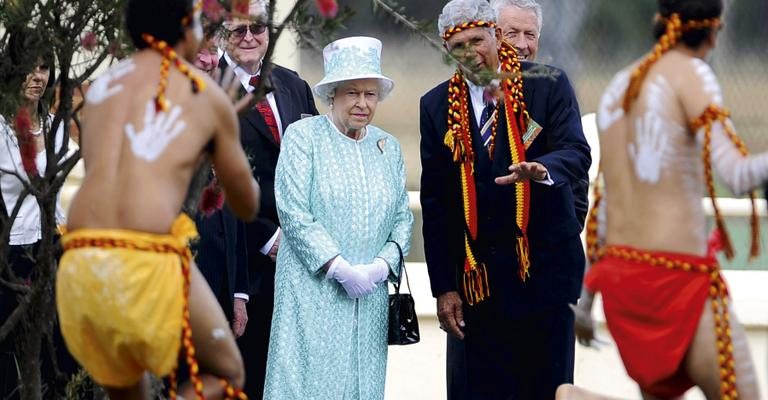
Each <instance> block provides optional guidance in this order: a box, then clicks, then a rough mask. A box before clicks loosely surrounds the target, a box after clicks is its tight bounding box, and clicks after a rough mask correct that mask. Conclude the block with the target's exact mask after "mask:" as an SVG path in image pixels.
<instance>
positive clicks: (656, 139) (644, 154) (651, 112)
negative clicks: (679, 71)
mask: <svg viewBox="0 0 768 400" xmlns="http://www.w3.org/2000/svg"><path fill="white" fill-rule="evenodd" d="M646 85H647V87H646V93H645V94H644V98H645V107H646V110H645V113H644V114H642V115H641V116H639V117H637V119H635V121H634V126H635V137H634V142H632V143H629V144H628V145H627V146H628V148H627V151H628V153H629V157H630V159H631V160H632V162H633V164H634V167H635V174H636V175H637V177H638V179H640V180H641V181H643V182H647V183H652V184H656V183H658V182H659V180H660V179H661V177H662V173H663V172H664V170H665V169H666V168H667V167H668V166H669V165H671V164H672V162H674V163H675V164H677V165H681V166H684V167H687V166H688V165H689V163H688V162H687V161H686V162H681V161H682V160H673V158H674V157H678V156H676V155H675V154H677V152H675V151H673V149H672V147H673V145H672V143H671V142H672V140H673V138H675V137H678V138H679V137H681V136H682V135H685V133H686V130H685V128H683V127H682V126H680V125H679V124H678V123H676V122H675V119H674V118H673V116H672V115H671V111H670V109H669V108H668V107H669V105H670V104H672V102H673V101H675V93H674V91H673V89H672V87H671V85H670V84H669V83H668V82H667V80H666V79H665V78H664V77H663V76H661V75H657V76H656V77H655V78H654V79H652V80H649V81H648V82H647V83H646Z"/></svg>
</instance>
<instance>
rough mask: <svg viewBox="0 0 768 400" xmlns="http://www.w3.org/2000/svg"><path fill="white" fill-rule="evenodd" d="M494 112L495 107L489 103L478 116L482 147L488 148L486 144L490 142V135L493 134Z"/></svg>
mask: <svg viewBox="0 0 768 400" xmlns="http://www.w3.org/2000/svg"><path fill="white" fill-rule="evenodd" d="M494 112H496V105H495V104H493V102H492V101H489V102H488V103H487V104H486V105H485V108H484V109H483V113H482V114H480V124H479V128H480V137H482V138H483V146H485V147H488V143H489V142H490V141H491V133H492V132H493V128H492V125H493V113H494Z"/></svg>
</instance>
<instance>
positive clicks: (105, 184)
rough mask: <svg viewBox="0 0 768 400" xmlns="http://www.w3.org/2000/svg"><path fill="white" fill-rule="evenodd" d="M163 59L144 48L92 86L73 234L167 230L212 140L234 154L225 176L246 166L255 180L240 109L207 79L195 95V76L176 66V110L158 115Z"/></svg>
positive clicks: (171, 83)
mask: <svg viewBox="0 0 768 400" xmlns="http://www.w3.org/2000/svg"><path fill="white" fill-rule="evenodd" d="M160 61H161V57H160V55H159V54H157V53H155V52H153V51H151V50H145V51H140V52H138V53H137V54H136V55H135V56H133V57H131V58H130V59H127V60H124V61H122V62H121V63H120V64H118V65H117V66H116V67H114V68H112V69H111V70H110V71H109V72H107V73H105V74H104V76H102V77H100V78H99V79H97V80H96V81H95V82H94V83H93V85H92V86H91V87H90V89H89V92H88V94H87V96H86V106H85V108H84V111H83V113H84V120H85V121H84V125H83V132H82V135H81V146H82V156H83V159H84V162H85V168H86V176H85V179H84V181H83V185H82V187H81V188H80V191H79V192H78V193H77V195H76V197H75V198H74V199H73V202H72V206H71V209H70V215H69V228H70V229H77V228H123V229H131V230H138V231H145V232H156V233H167V232H168V230H169V228H170V226H171V224H172V222H173V220H174V219H175V218H176V216H177V215H178V214H179V212H180V209H181V205H182V202H183V200H184V198H185V196H186V192H187V188H188V185H189V182H190V180H191V178H192V175H193V173H194V171H195V169H196V168H197V167H198V166H199V165H200V163H201V161H202V159H203V158H202V155H203V152H204V149H205V148H206V146H207V145H208V144H209V143H213V144H214V145H216V146H218V147H226V149H222V150H225V151H224V152H230V153H231V152H234V153H233V154H232V155H231V157H232V158H234V160H232V161H230V162H228V163H226V164H228V165H224V166H222V168H223V169H224V170H225V173H226V175H227V178H231V175H232V174H231V173H232V172H233V169H234V170H236V171H235V172H237V173H236V175H243V173H242V172H243V169H245V171H246V172H247V176H248V177H250V171H249V170H248V168H247V162H246V161H245V156H244V154H243V153H242V149H240V147H239V140H238V132H237V122H236V118H235V115H234V111H233V110H232V108H231V106H230V104H229V100H228V99H227V97H226V96H225V95H224V94H223V92H222V91H221V90H220V89H219V88H218V87H217V86H216V85H215V83H213V82H212V81H211V80H210V79H208V77H207V76H205V75H204V74H202V73H198V74H199V75H200V76H201V77H203V78H204V79H205V82H206V88H205V90H203V91H202V92H200V93H198V94H194V93H193V92H192V90H191V85H190V81H189V79H188V78H187V77H185V76H184V75H182V74H181V73H180V72H178V70H176V69H175V68H173V67H171V72H170V74H169V78H168V86H167V89H166V97H167V99H168V101H169V105H170V107H169V109H168V111H167V112H156V111H155V106H154V96H155V95H156V93H157V88H158V82H159V80H160ZM222 138H223V139H222ZM233 142H234V143H235V144H236V147H237V148H236V149H233V148H232V143H233ZM220 144H221V145H222V146H219V145H220ZM218 150H219V149H217V151H218ZM237 150H239V154H238V152H237ZM214 162H216V158H214ZM233 165H234V166H236V168H232V166H233ZM217 167H218V166H217ZM226 180H227V181H229V182H231V181H232V179H226ZM225 183H228V182H225ZM245 183H249V181H248V180H247V179H246V182H243V184H245ZM230 186H231V185H230ZM240 186H243V185H242V184H241V185H240ZM225 188H226V185H225ZM227 189H229V188H227ZM248 189H251V191H252V189H253V188H252V186H251V185H248ZM245 200H246V201H251V202H252V201H253V200H252V199H250V198H248V199H245Z"/></svg>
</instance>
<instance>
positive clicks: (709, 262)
mask: <svg viewBox="0 0 768 400" xmlns="http://www.w3.org/2000/svg"><path fill="white" fill-rule="evenodd" d="M608 250H609V251H606V252H605V255H604V256H603V257H602V258H601V259H600V261H598V262H596V263H595V264H593V265H592V267H591V269H590V270H589V272H588V274H587V276H586V277H585V278H584V285H585V286H586V287H587V289H589V290H590V291H592V292H600V293H601V294H602V298H603V309H604V311H605V318H606V322H607V324H608V329H609V330H610V332H611V335H612V336H613V339H614V340H615V341H616V345H617V346H618V349H619V353H620V354H621V359H622V361H623V362H624V366H625V367H626V369H627V373H628V374H629V376H630V377H632V379H634V380H635V381H636V382H637V383H638V384H639V385H640V388H641V389H642V390H643V391H645V392H647V393H649V394H652V395H654V396H657V397H661V398H673V397H677V396H680V395H682V394H683V393H685V392H686V391H687V390H688V389H690V388H691V387H693V386H694V383H693V382H692V381H691V379H690V377H688V375H687V374H686V372H685V370H684V366H683V363H682V361H683V358H684V357H685V354H686V351H687V350H688V347H689V346H690V344H691V341H692V340H693V336H694V334H695V333H696V328H697V326H698V324H699V318H700V317H701V314H702V311H703V310H704V303H705V301H707V298H708V297H709V296H710V287H711V283H712V281H711V279H710V274H711V272H710V271H712V269H716V268H717V267H716V266H717V261H716V260H715V259H714V258H708V257H699V256H693V255H687V254H678V253H664V252H650V251H640V250H636V249H633V248H631V247H626V246H610V247H609V248H608ZM617 252H623V253H624V254H626V252H633V253H634V254H636V253H637V252H640V253H645V254H650V255H651V257H653V258H656V259H659V258H663V259H666V260H674V261H675V262H676V263H677V264H678V265H679V264H680V263H688V264H690V265H691V266H698V267H692V270H689V271H686V270H682V269H677V268H672V267H668V266H667V267H665V266H664V265H658V263H657V265H652V264H651V263H650V262H648V261H647V260H645V259H644V260H636V259H635V260H632V259H628V258H627V257H626V256H625V257H620V256H618V255H617ZM705 265H706V266H709V267H710V271H701V270H703V269H704V266H705ZM699 268H700V269H701V270H699Z"/></svg>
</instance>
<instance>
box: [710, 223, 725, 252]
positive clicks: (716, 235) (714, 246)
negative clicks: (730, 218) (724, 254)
mask: <svg viewBox="0 0 768 400" xmlns="http://www.w3.org/2000/svg"><path fill="white" fill-rule="evenodd" d="M721 250H723V235H722V233H720V229H717V228H715V229H713V230H712V232H710V234H709V238H708V239H707V257H712V258H714V257H715V256H716V255H717V253H718V252H719V251H721Z"/></svg>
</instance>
